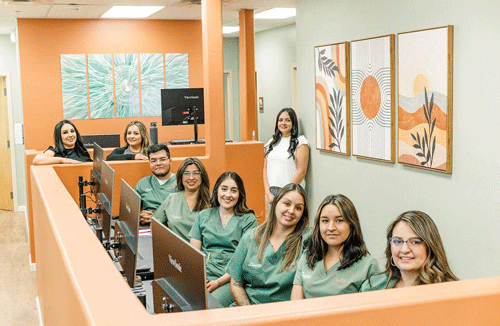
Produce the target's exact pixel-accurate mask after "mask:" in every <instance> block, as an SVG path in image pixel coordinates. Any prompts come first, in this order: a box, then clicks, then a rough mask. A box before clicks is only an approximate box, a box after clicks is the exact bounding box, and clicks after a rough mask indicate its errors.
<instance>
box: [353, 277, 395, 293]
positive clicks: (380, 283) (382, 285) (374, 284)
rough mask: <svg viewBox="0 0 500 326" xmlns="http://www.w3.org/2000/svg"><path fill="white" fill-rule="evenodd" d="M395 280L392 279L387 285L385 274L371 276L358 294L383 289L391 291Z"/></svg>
mask: <svg viewBox="0 0 500 326" xmlns="http://www.w3.org/2000/svg"><path fill="white" fill-rule="evenodd" d="M396 282H397V280H395V279H392V280H391V281H390V282H389V284H387V274H385V273H384V274H377V275H373V276H372V277H370V278H369V279H367V280H366V281H365V282H363V284H362V285H361V290H360V291H359V292H368V291H376V290H383V289H392V288H393V287H394V286H395V285H396Z"/></svg>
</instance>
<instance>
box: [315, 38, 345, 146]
mask: <svg viewBox="0 0 500 326" xmlns="http://www.w3.org/2000/svg"><path fill="white" fill-rule="evenodd" d="M349 50H350V49H349V42H343V43H336V44H329V45H320V46H316V47H315V48H314V58H315V59H314V63H315V65H314V67H315V118H316V148H317V149H319V150H323V151H328V152H332V153H336V154H341V155H350V154H351V138H350V135H351V130H350V126H351V123H350V78H349V68H350V67H349Z"/></svg>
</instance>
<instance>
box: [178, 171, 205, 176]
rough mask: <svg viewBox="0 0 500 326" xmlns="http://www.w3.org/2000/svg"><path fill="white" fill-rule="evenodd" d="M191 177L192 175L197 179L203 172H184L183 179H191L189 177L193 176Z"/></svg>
mask: <svg viewBox="0 0 500 326" xmlns="http://www.w3.org/2000/svg"><path fill="white" fill-rule="evenodd" d="M191 175H192V176H193V177H197V176H199V175H201V171H191V172H189V171H184V172H182V176H183V177H189V176H191Z"/></svg>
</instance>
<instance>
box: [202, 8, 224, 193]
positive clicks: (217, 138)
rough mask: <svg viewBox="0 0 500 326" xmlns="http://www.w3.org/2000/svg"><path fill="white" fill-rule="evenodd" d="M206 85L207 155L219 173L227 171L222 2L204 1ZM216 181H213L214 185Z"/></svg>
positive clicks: (203, 36) (203, 27)
mask: <svg viewBox="0 0 500 326" xmlns="http://www.w3.org/2000/svg"><path fill="white" fill-rule="evenodd" d="M201 36H202V50H203V87H204V99H205V139H206V145H205V146H206V147H205V155H206V156H208V157H209V158H210V159H209V162H208V164H209V165H210V167H211V169H212V170H215V171H217V173H216V175H219V174H220V173H222V172H224V171H225V170H226V151H225V138H226V136H225V122H224V61H223V57H222V2H221V1H220V0H202V1H201ZM214 182H215V180H212V181H211V184H213V183H214Z"/></svg>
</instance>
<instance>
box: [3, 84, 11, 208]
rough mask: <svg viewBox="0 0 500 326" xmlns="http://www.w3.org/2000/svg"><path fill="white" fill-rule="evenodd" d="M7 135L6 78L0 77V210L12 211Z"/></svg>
mask: <svg viewBox="0 0 500 326" xmlns="http://www.w3.org/2000/svg"><path fill="white" fill-rule="evenodd" d="M12 145H13V144H11V140H10V133H9V109H8V101H7V78H6V77H5V76H0V210H8V211H12V210H13V208H14V203H13V201H14V193H13V188H12V167H11V155H10V146H12Z"/></svg>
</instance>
